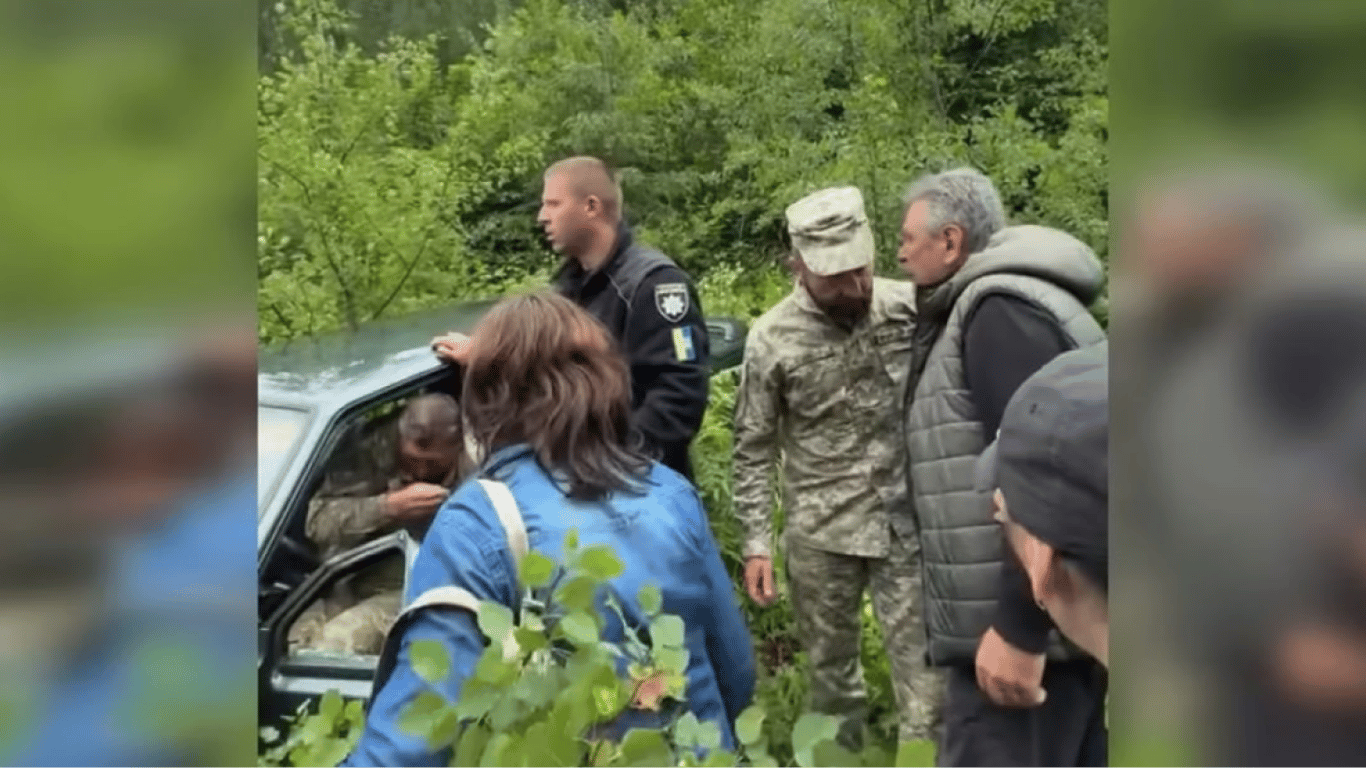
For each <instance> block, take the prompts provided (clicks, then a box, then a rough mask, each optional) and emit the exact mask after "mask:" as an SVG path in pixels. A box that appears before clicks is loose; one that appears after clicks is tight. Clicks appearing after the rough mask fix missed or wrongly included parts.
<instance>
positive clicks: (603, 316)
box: [433, 157, 710, 480]
mask: <svg viewBox="0 0 1366 768" xmlns="http://www.w3.org/2000/svg"><path fill="white" fill-rule="evenodd" d="M544 182H545V185H544V188H543V191H542V194H541V209H540V212H539V214H538V215H537V223H539V224H540V225H541V228H542V229H543V230H545V233H546V237H547V238H548V239H549V241H550V245H551V247H552V248H553V249H554V250H555V251H556V252H557V253H560V254H563V255H564V257H565V260H564V263H563V264H562V265H561V267H560V270H559V272H558V274H557V275H556V276H555V280H554V285H555V289H556V290H557V291H558V292H559V293H561V294H562V295H564V296H566V297H567V298H569V299H572V300H573V301H574V302H576V303H577V304H579V306H581V307H583V308H584V309H586V310H588V311H589V313H591V314H592V315H593V316H594V317H596V318H597V319H598V320H599V321H601V322H602V324H603V325H605V326H606V327H607V329H608V330H609V331H610V332H611V333H612V335H613V337H614V338H616V340H617V344H618V345H619V346H620V347H621V349H622V351H623V352H624V353H625V355H626V357H627V362H628V363H629V365H630V369H631V387H632V418H633V421H634V424H635V426H636V428H637V429H638V430H639V432H640V434H641V436H642V437H643V438H644V440H645V443H646V447H647V448H648V449H650V450H652V451H653V452H654V455H655V457H656V458H658V459H659V460H660V462H662V463H663V464H664V465H665V466H668V467H670V468H671V469H673V470H675V471H677V472H679V473H681V474H682V475H683V476H684V477H687V478H688V479H690V480H691V479H692V463H691V461H690V460H689V458H688V448H689V446H690V445H691V444H692V440H693V437H694V436H695V435H696V434H697V430H698V429H699V428H700V427H701V425H702V415H703V413H704V412H705V410H706V407H707V394H708V385H709V377H710V371H709V369H708V363H707V361H708V357H709V355H710V345H709V343H708V339H707V326H706V323H705V322H704V321H703V317H702V307H701V304H700V302H699V301H698V298H697V290H696V288H695V287H694V286H693V284H692V280H691V279H690V278H689V277H688V275H687V274H686V273H685V272H683V270H682V269H679V267H678V265H677V264H675V263H674V262H673V260H672V259H670V258H669V257H668V256H665V255H664V254H662V253H660V252H659V251H657V250H655V249H654V248H651V247H650V246H648V245H645V244H643V243H640V242H637V241H636V240H635V239H634V237H633V236H632V233H631V230H630V228H629V227H628V226H626V224H625V223H624V222H623V221H622V217H621V189H620V187H619V186H618V184H617V182H616V180H615V179H614V178H613V176H612V173H611V170H610V169H609V168H608V167H607V165H606V164H605V163H604V162H603V161H601V160H599V159H597V158H593V157H571V158H569V159H567V160H561V161H560V162H558V163H555V164H554V165H552V166H550V168H549V169H547V170H546V172H545V179H544ZM462 344H463V337H460V336H459V335H458V334H452V335H448V336H445V337H441V338H438V339H436V340H435V342H434V344H433V346H434V348H435V350H436V352H437V354H438V355H439V356H441V357H442V358H443V359H447V360H450V361H453V362H458V361H459V360H460V359H461V358H462V357H463V355H462V351H461V350H462V346H461V345H462Z"/></svg>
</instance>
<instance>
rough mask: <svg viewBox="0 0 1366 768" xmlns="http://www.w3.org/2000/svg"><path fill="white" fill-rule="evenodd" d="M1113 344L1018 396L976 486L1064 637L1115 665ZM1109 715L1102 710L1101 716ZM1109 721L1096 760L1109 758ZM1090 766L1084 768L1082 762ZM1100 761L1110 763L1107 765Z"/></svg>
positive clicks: (1057, 365)
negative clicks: (1111, 566)
mask: <svg viewBox="0 0 1366 768" xmlns="http://www.w3.org/2000/svg"><path fill="white" fill-rule="evenodd" d="M1108 353H1109V345H1108V344H1100V345H1097V346H1094V347H1088V348H1085V349H1080V350H1076V351H1073V352H1067V353H1064V354H1062V355H1059V356H1058V357H1056V358H1054V359H1053V361H1052V362H1050V363H1049V364H1047V365H1045V366H1044V367H1043V368H1041V369H1039V371H1038V372H1037V373H1035V374H1034V375H1033V376H1031V377H1030V378H1029V379H1027V380H1026V381H1025V382H1024V384H1022V385H1021V386H1020V388H1019V390H1017V391H1016V393H1015V395H1014V396H1013V397H1012V398H1011V400H1010V403H1009V404H1008V405H1007V406H1006V410H1005V415H1004V416H1003V417H1002V419H1001V428H1000V430H999V431H998V432H997V435H996V441H995V442H994V443H992V444H991V445H990V446H989V447H988V448H987V450H986V451H984V452H983V453H982V456H981V458H979V459H978V462H977V489H978V490H979V491H981V492H984V493H991V494H992V496H993V501H994V507H995V511H996V519H997V520H999V521H1000V523H1001V525H1002V528H1003V529H1004V533H1005V539H1006V542H1007V544H1008V545H1009V547H1010V550H1011V551H1012V552H1013V553H1014V555H1015V557H1017V558H1018V559H1019V561H1020V562H1021V564H1022V565H1023V566H1024V569H1025V572H1026V573H1027V575H1028V577H1029V583H1030V587H1031V589H1032V591H1033V593H1034V599H1035V600H1036V601H1037V602H1038V603H1039V605H1040V607H1042V608H1043V609H1044V610H1045V611H1047V613H1048V615H1049V617H1051V618H1052V619H1053V622H1054V624H1056V626H1057V627H1058V630H1059V631H1061V632H1062V633H1063V634H1064V635H1066V637H1067V638H1068V639H1069V640H1071V641H1072V642H1073V643H1075V644H1076V645H1077V646H1078V647H1080V648H1081V649H1082V650H1084V651H1086V652H1087V653H1088V654H1090V655H1091V656H1093V657H1095V659H1096V660H1097V661H1098V662H1099V663H1100V664H1101V665H1102V666H1104V667H1106V668H1108V666H1109V647H1110V644H1109V636H1110V632H1109V625H1110V621H1109V601H1108V594H1109V586H1110V579H1109V563H1110V557H1109V454H1110V451H1109V440H1110V409H1109V362H1108ZM1096 717H1097V718H1103V710H1101V711H1098V712H1097V713H1096ZM1103 723H1104V720H1103V719H1100V720H1099V721H1098V725H1099V727H1100V729H1101V730H1100V732H1099V733H1098V734H1097V736H1098V737H1099V738H1100V740H1101V741H1100V746H1099V750H1100V751H1099V755H1100V756H1102V757H1103V756H1104V755H1105V744H1104V734H1103ZM1083 764H1085V763H1083ZM1101 764H1103V763H1101Z"/></svg>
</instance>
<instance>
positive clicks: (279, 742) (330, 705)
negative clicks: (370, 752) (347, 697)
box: [257, 691, 365, 766]
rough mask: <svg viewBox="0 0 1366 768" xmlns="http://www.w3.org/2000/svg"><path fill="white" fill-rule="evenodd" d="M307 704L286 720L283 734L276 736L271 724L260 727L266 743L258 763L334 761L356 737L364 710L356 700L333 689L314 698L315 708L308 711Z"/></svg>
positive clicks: (354, 741) (263, 740)
mask: <svg viewBox="0 0 1366 768" xmlns="http://www.w3.org/2000/svg"><path fill="white" fill-rule="evenodd" d="M308 709H309V707H308V705H307V704H305V705H304V706H302V707H300V708H299V711H298V712H297V713H296V714H295V716H294V717H293V718H291V719H290V720H288V721H287V723H286V725H287V736H286V737H285V738H283V739H281V738H280V733H279V730H278V729H276V728H274V727H266V728H262V729H261V734H260V736H261V741H262V742H263V743H265V744H266V745H267V749H265V750H264V751H263V752H262V753H261V755H260V757H259V758H258V759H257V764H258V765H299V766H304V765H322V766H326V765H336V764H337V763H339V762H341V761H342V759H344V758H345V757H346V756H347V755H348V754H350V752H351V750H352V749H353V748H354V747H355V746H356V742H357V741H359V740H360V734H361V731H362V729H363V728H364V725H365V712H364V710H363V708H362V706H361V703H360V702H359V701H348V702H343V701H342V698H341V696H340V695H339V694H338V693H337V692H336V691H328V692H327V693H325V694H323V695H322V697H320V698H319V699H318V700H317V711H316V712H313V713H311V714H310V713H309V711H308Z"/></svg>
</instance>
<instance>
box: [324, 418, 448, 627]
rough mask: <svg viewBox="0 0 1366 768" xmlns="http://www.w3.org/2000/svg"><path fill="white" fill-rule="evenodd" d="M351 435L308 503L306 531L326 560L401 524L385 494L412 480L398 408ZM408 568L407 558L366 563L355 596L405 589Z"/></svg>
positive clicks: (358, 598)
mask: <svg viewBox="0 0 1366 768" xmlns="http://www.w3.org/2000/svg"><path fill="white" fill-rule="evenodd" d="M348 437H349V440H345V439H344V441H343V444H342V445H341V447H340V449H339V450H338V452H337V455H336V459H335V460H334V464H333V465H332V466H331V467H329V470H330V471H329V472H328V473H327V475H326V476H325V477H324V478H323V482H322V486H321V487H320V488H319V489H318V492H317V493H315V494H314V495H313V499H312V500H311V501H310V502H309V504H308V520H307V522H306V524H305V532H306V533H307V535H308V538H309V540H310V541H312V542H313V544H314V546H315V547H317V549H318V554H319V556H320V557H321V558H322V560H323V561H326V560H328V559H330V558H332V557H335V556H336V555H338V554H340V553H342V552H345V551H347V550H349V549H353V548H355V547H358V546H360V545H361V544H364V543H365V542H367V541H369V540H371V539H374V538H377V537H379V536H382V535H384V534H387V533H390V532H392V531H395V530H397V529H398V527H399V526H398V523H396V522H395V521H393V520H391V519H390V518H389V517H388V516H387V515H386V514H385V513H384V496H385V494H387V493H389V492H390V491H396V490H399V489H401V488H403V487H404V486H405V485H407V484H408V483H409V482H411V480H410V479H409V478H406V477H404V476H403V473H402V472H400V471H399V469H398V412H395V413H393V414H391V415H389V416H386V417H382V418H381V419H379V420H377V421H375V422H373V423H371V424H368V425H366V426H365V427H363V428H362V429H361V430H358V431H357V432H353V433H351V435H349V436H348ZM461 476H462V472H460V471H456V472H453V473H452V475H451V477H449V478H447V482H445V483H443V485H445V486H446V487H448V488H453V487H454V486H455V484H456V481H458V480H460V479H461ZM423 527H424V528H425V526H423ZM410 533H414V535H415V536H417V534H418V531H410ZM417 538H421V537H420V536H417ZM403 570H404V564H403V559H402V558H390V559H386V560H384V561H381V562H379V563H377V564H375V565H374V566H373V567H371V568H367V569H366V570H365V571H364V572H363V573H361V574H358V577H357V579H355V587H354V589H355V598H354V599H357V600H361V599H365V598H366V597H369V596H371V595H373V594H377V593H379V592H386V591H390V590H397V589H402V588H403Z"/></svg>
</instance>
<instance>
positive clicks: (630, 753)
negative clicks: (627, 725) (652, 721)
mask: <svg viewBox="0 0 1366 768" xmlns="http://www.w3.org/2000/svg"><path fill="white" fill-rule="evenodd" d="M673 762H674V756H673V752H672V751H671V750H670V749H669V745H668V744H666V743H665V742H664V735H663V734H661V733H660V732H659V731H652V730H645V729H642V728H632V729H631V730H629V731H627V732H626V738H624V739H622V740H621V761H620V763H619V764H620V765H639V766H655V765H673Z"/></svg>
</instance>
